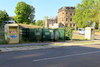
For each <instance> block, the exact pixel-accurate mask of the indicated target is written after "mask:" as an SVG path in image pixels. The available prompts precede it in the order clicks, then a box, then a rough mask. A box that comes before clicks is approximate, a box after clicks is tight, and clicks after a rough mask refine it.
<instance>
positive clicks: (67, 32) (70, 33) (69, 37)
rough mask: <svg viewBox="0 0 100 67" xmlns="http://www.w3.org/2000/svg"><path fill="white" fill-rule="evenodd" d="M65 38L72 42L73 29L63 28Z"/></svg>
mask: <svg viewBox="0 0 100 67" xmlns="http://www.w3.org/2000/svg"><path fill="white" fill-rule="evenodd" d="M65 31H66V32H65V36H66V37H67V39H70V40H72V35H73V33H72V31H73V28H72V27H65Z"/></svg>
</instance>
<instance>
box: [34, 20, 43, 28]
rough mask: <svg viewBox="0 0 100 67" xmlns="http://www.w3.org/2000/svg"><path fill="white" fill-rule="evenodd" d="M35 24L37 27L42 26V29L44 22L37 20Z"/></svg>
mask: <svg viewBox="0 0 100 67" xmlns="http://www.w3.org/2000/svg"><path fill="white" fill-rule="evenodd" d="M35 24H36V25H38V26H43V27H44V25H45V22H44V20H37V21H36V22H35Z"/></svg>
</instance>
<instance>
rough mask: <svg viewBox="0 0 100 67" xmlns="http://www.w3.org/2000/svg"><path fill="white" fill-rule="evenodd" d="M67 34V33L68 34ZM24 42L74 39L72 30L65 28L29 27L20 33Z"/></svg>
mask: <svg viewBox="0 0 100 67" xmlns="http://www.w3.org/2000/svg"><path fill="white" fill-rule="evenodd" d="M66 34H67V35H66ZM20 37H22V38H21V40H23V41H24V42H27V41H28V42H36V41H37V42H38V41H41V42H43V41H62V40H66V39H67V40H68V39H72V30H71V31H66V29H64V28H59V29H46V28H44V29H29V28H23V29H22V33H21V35H20Z"/></svg>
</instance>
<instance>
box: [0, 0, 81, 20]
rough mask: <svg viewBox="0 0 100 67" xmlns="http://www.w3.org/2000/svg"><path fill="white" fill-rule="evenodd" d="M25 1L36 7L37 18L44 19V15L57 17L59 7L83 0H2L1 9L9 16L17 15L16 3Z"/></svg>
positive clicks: (75, 3)
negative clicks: (15, 11)
mask: <svg viewBox="0 0 100 67" xmlns="http://www.w3.org/2000/svg"><path fill="white" fill-rule="evenodd" d="M20 1H24V2H26V3H28V4H30V5H32V6H33V7H34V8H35V19H36V20H42V19H44V16H48V17H56V16H57V13H58V9H59V8H61V7H64V6H76V5H77V4H78V3H80V2H81V1H82V0H0V10H6V11H7V13H8V15H9V16H15V15H16V14H15V13H14V10H15V7H16V4H17V3H18V2H20Z"/></svg>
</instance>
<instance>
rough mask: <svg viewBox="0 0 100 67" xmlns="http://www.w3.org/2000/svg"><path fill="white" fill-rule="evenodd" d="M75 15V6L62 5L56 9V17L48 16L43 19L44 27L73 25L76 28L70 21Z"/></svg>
mask: <svg viewBox="0 0 100 67" xmlns="http://www.w3.org/2000/svg"><path fill="white" fill-rule="evenodd" d="M74 15H75V7H62V8H60V9H59V10H58V16H57V18H50V19H47V20H45V27H46V28H62V27H73V28H74V29H77V26H76V24H75V23H74V22H73V21H72V20H73V19H72V17H73V16H74Z"/></svg>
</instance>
